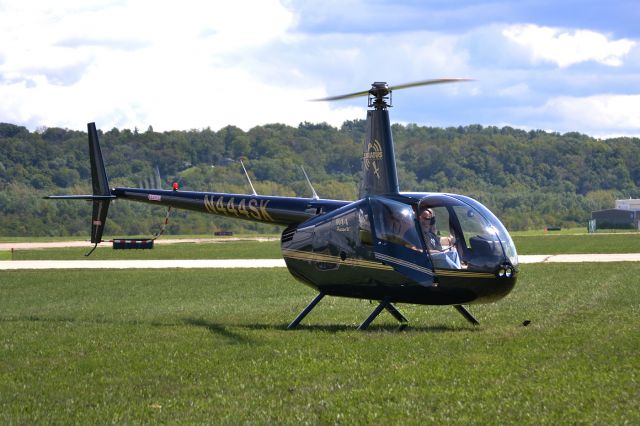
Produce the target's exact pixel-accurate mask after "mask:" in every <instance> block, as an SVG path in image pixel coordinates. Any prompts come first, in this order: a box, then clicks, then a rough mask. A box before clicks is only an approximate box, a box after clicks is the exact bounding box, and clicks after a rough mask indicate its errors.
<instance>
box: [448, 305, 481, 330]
mask: <svg viewBox="0 0 640 426" xmlns="http://www.w3.org/2000/svg"><path fill="white" fill-rule="evenodd" d="M453 307H454V308H456V310H457V311H458V312H460V313H461V314H462V316H463V317H464V318H465V319H466V320H467V321H469V322H470V323H471V324H473V325H480V323H479V322H478V320H477V319H476V318H475V317H474V316H473V315H471V312H469V311H467V309H466V308H465V307H464V306H462V305H453Z"/></svg>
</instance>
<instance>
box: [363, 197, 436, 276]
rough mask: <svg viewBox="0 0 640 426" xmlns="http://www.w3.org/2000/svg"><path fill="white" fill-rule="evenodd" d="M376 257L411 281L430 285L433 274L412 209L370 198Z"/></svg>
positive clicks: (382, 199) (391, 201)
mask: <svg viewBox="0 0 640 426" xmlns="http://www.w3.org/2000/svg"><path fill="white" fill-rule="evenodd" d="M371 210H372V213H373V218H374V223H373V226H374V233H375V249H374V250H375V257H376V258H377V259H378V260H381V261H383V262H384V263H385V264H387V265H390V266H392V267H393V268H394V269H395V270H396V271H398V272H400V273H401V274H403V275H405V276H407V277H409V278H410V279H412V280H414V281H416V282H418V283H420V284H423V285H430V284H431V283H432V282H433V272H432V270H431V267H430V265H429V262H428V258H427V256H425V255H424V251H423V244H422V241H421V239H420V235H419V233H418V228H417V224H416V216H415V213H414V211H413V208H412V207H411V206H410V205H408V204H404V203H400V202H398V201H394V200H389V199H386V198H382V197H379V198H378V197H376V198H371Z"/></svg>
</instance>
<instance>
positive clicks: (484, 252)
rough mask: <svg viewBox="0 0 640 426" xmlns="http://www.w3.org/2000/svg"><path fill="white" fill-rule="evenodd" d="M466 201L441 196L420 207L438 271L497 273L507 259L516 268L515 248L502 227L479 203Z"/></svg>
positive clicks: (421, 217)
mask: <svg viewBox="0 0 640 426" xmlns="http://www.w3.org/2000/svg"><path fill="white" fill-rule="evenodd" d="M464 198H465V199H464V200H460V199H457V197H456V198H453V197H451V196H447V195H441V194H439V195H431V196H427V197H425V198H423V199H422V200H421V201H420V202H419V203H418V209H417V210H418V217H419V224H420V228H421V231H422V235H423V237H424V240H425V245H426V247H427V249H428V251H429V254H430V256H431V259H432V263H433V265H434V267H435V268H445V269H472V270H483V271H494V270H495V269H496V268H498V267H500V266H501V265H502V264H504V263H505V261H506V260H507V259H509V261H510V262H511V264H512V265H513V266H516V265H517V262H518V260H517V255H516V254H515V253H516V252H515V246H514V245H513V241H511V237H509V234H508V233H507V231H506V229H504V226H503V225H502V223H500V221H499V220H498V219H497V218H496V217H495V216H494V215H493V214H492V213H491V212H489V210H488V209H487V208H486V207H484V206H482V205H481V204H480V203H478V202H477V201H475V200H472V201H473V203H471V202H468V201H467V197H464ZM468 200H471V199H468Z"/></svg>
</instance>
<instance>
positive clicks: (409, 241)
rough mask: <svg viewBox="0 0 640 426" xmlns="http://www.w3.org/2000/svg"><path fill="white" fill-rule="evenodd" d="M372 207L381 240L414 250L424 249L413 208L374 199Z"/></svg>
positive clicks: (377, 232) (377, 233)
mask: <svg viewBox="0 0 640 426" xmlns="http://www.w3.org/2000/svg"><path fill="white" fill-rule="evenodd" d="M371 207H372V209H373V217H374V221H375V222H374V226H375V232H376V236H377V237H378V238H379V239H381V240H385V241H389V242H392V243H395V244H400V245H403V246H405V247H409V248H412V249H416V248H418V247H422V244H421V243H420V236H419V235H418V231H417V230H416V224H415V217H416V216H415V213H414V211H413V209H412V208H411V206H409V205H407V204H403V203H399V202H397V201H391V200H383V199H372V200H371Z"/></svg>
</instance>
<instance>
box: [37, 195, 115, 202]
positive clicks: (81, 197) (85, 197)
mask: <svg viewBox="0 0 640 426" xmlns="http://www.w3.org/2000/svg"><path fill="white" fill-rule="evenodd" d="M44 198H45V199H48V200H89V201H91V200H115V199H116V198H118V197H116V196H115V195H47V196H46V197H44Z"/></svg>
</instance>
